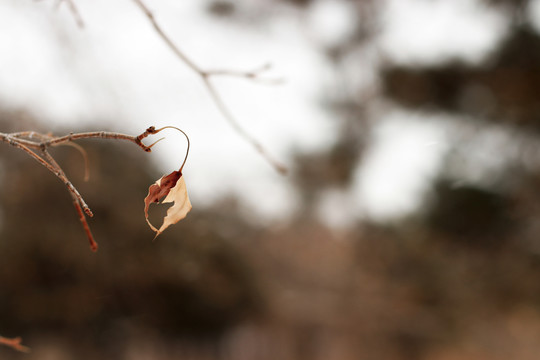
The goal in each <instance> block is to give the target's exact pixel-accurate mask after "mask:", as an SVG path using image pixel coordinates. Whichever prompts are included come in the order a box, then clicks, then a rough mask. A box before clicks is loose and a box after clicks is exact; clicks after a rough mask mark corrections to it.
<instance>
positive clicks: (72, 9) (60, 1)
mask: <svg viewBox="0 0 540 360" xmlns="http://www.w3.org/2000/svg"><path fill="white" fill-rule="evenodd" d="M63 3H65V4H66V5H67V7H68V8H69V11H70V12H71V14H72V15H73V18H74V19H75V22H76V23H77V26H78V27H80V28H81V29H83V28H84V21H83V19H82V16H81V13H80V12H79V10H78V9H77V6H76V5H75V2H74V1H73V0H58V2H57V3H56V8H59V7H60V5H62V4H63Z"/></svg>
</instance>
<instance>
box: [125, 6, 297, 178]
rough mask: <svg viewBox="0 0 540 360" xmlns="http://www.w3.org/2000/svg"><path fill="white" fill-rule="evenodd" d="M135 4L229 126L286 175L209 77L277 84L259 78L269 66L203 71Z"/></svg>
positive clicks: (283, 169)
mask: <svg viewBox="0 0 540 360" xmlns="http://www.w3.org/2000/svg"><path fill="white" fill-rule="evenodd" d="M133 1H134V2H135V4H136V5H137V6H138V7H139V8H140V9H141V11H142V12H143V13H144V14H145V16H146V17H147V18H148V20H149V21H150V23H151V24H152V26H153V27H154V29H155V30H156V32H157V34H158V35H159V37H161V39H162V40H163V41H164V42H165V44H167V46H168V47H169V48H170V49H171V50H172V51H173V53H174V54H175V55H176V56H177V57H178V58H179V59H180V60H181V61H182V62H184V64H186V65H187V66H188V67H189V68H190V69H191V70H193V71H194V72H195V73H196V74H197V75H199V77H200V78H201V80H202V81H203V83H204V86H205V87H206V89H207V90H208V92H209V93H210V96H211V98H212V100H213V101H214V103H215V104H216V107H217V108H218V110H219V111H220V112H221V114H222V115H223V117H225V119H226V120H227V121H228V122H229V124H230V125H231V126H232V127H233V128H234V129H235V130H236V131H237V132H238V134H239V135H240V136H241V137H243V138H244V139H245V140H247V141H248V142H249V143H250V144H251V145H252V146H253V147H254V148H255V150H257V151H258V152H259V153H260V154H261V155H262V156H263V157H264V158H265V159H266V160H267V161H268V162H269V163H270V164H271V165H272V166H273V167H274V169H276V170H277V171H278V172H280V173H281V174H286V173H287V168H286V167H285V166H284V165H283V164H281V163H280V162H278V161H277V160H276V159H274V158H273V157H272V156H271V155H270V153H269V152H268V151H267V150H266V148H265V147H264V146H263V145H262V144H261V143H260V142H259V141H257V140H256V139H255V138H254V137H253V136H252V135H250V134H249V133H248V132H247V131H246V130H245V129H244V128H243V127H242V126H241V125H240V124H239V123H238V121H237V120H236V118H235V117H234V116H233V115H232V114H231V112H230V111H229V109H228V108H227V106H226V105H225V103H224V102H223V100H222V99H221V96H220V95H219V94H218V92H217V90H216V89H215V87H214V86H213V84H212V82H211V81H210V80H211V77H213V76H234V77H239V78H246V79H250V80H254V81H259V82H266V83H272V82H273V83H278V82H280V81H281V80H279V79H277V80H276V79H274V80H272V79H266V80H265V79H263V78H261V77H260V75H261V73H263V72H265V71H267V70H268V69H269V68H270V66H269V65H265V66H263V67H261V68H259V69H256V70H254V71H247V72H241V71H229V70H208V71H206V70H203V69H202V68H201V67H199V66H198V65H197V64H196V63H195V62H194V61H193V60H192V59H191V58H189V57H188V56H187V55H186V54H185V53H184V52H183V51H182V50H180V48H179V47H178V46H177V45H176V44H175V43H174V41H172V39H171V38H170V37H169V36H168V35H167V34H166V33H165V32H164V31H163V29H162V28H161V26H160V25H159V23H158V22H157V21H156V19H155V17H154V14H153V13H152V12H151V11H150V9H149V8H148V7H147V6H146V5H145V4H144V2H143V1H142V0H133Z"/></svg>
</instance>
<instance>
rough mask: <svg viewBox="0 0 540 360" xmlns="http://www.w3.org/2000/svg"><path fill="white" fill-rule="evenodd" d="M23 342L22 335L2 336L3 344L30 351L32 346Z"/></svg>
mask: <svg viewBox="0 0 540 360" xmlns="http://www.w3.org/2000/svg"><path fill="white" fill-rule="evenodd" d="M21 343H22V339H21V338H20V337H16V338H6V337H3V336H0V344H1V345H5V346H9V347H10V348H12V349H15V350H17V351H20V352H24V353H29V352H30V348H29V347H26V346H24V345H22V344H21Z"/></svg>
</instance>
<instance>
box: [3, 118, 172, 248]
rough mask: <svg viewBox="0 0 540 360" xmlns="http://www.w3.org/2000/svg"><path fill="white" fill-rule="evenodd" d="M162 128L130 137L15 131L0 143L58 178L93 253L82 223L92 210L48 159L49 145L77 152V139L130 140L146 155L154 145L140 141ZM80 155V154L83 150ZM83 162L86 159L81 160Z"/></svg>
mask: <svg viewBox="0 0 540 360" xmlns="http://www.w3.org/2000/svg"><path fill="white" fill-rule="evenodd" d="M161 130H163V129H157V130H156V128H155V127H153V126H152V127H149V128H148V129H146V130H145V131H144V132H143V133H142V134H140V135H138V136H132V135H125V134H121V133H116V132H107V131H97V132H82V133H70V134H68V135H64V136H59V137H55V136H52V135H48V134H40V133H37V132H33V131H25V132H17V133H0V141H2V142H5V143H7V144H8V145H11V146H13V147H15V148H17V149H20V150H22V151H24V152H25V153H27V154H28V155H29V156H31V157H32V158H33V159H34V160H36V161H37V162H38V163H40V164H41V165H43V166H44V167H45V168H47V170H49V171H50V172H52V173H53V174H54V175H56V177H58V178H59V179H60V180H61V181H62V182H63V183H64V185H66V187H67V189H68V191H69V194H70V195H71V198H72V199H73V205H74V206H75V209H76V211H77V214H78V216H79V221H80V222H81V224H82V226H83V228H84V231H85V233H86V237H87V238H88V241H89V243H90V248H91V249H92V251H97V249H98V244H97V242H96V241H95V240H94V237H93V236H92V232H91V231H90V226H89V225H88V222H87V221H86V217H87V216H88V217H92V216H94V214H93V213H92V210H90V208H89V207H88V205H87V204H86V202H85V201H84V199H83V197H82V196H81V194H80V193H79V191H78V190H77V188H76V187H75V186H74V185H73V184H72V183H71V181H70V180H69V179H68V177H67V175H66V174H65V172H64V170H63V169H62V167H61V166H60V165H59V164H58V162H56V160H55V159H54V158H53V157H52V155H51V154H50V153H49V150H48V149H49V148H50V147H52V146H59V145H70V144H71V145H74V146H75V147H76V148H78V149H79V150H82V148H81V147H80V146H79V145H78V144H75V143H74V142H73V141H76V140H80V139H90V138H99V139H108V140H126V141H130V142H132V143H134V144H136V145H137V146H139V147H140V148H141V149H143V150H144V151H146V152H150V151H151V150H152V146H154V144H155V143H153V144H151V145H145V144H144V143H143V142H142V140H143V139H145V138H146V137H148V136H149V135H153V134H157V133H158V132H160V131H161ZM82 151H83V154H84V155H85V153H84V150H82ZM85 162H86V157H85Z"/></svg>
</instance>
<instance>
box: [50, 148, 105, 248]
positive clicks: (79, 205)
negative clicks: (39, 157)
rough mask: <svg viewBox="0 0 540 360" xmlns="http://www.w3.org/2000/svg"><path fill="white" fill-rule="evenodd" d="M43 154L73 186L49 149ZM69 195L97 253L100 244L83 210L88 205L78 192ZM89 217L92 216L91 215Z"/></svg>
mask: <svg viewBox="0 0 540 360" xmlns="http://www.w3.org/2000/svg"><path fill="white" fill-rule="evenodd" d="M42 153H43V157H44V158H45V159H47V161H48V162H49V163H50V164H51V166H53V167H54V168H55V169H56V170H57V171H58V173H59V174H60V175H61V176H62V177H63V178H64V179H65V181H67V182H69V183H70V184H71V182H70V181H69V180H68V178H67V176H66V174H65V173H64V170H62V168H61V167H60V165H59V164H58V163H57V162H56V160H54V158H53V157H52V156H51V154H50V153H49V152H48V151H47V149H45V148H44V149H43V150H42ZM72 186H73V185H72ZM69 194H70V195H71V198H72V199H73V206H75V210H76V211H77V214H78V215H79V221H80V222H81V224H82V226H83V229H84V231H85V233H86V237H87V238H88V242H89V243H90V249H91V250H92V251H93V252H96V251H97V249H98V244H97V242H96V240H95V239H94V236H93V235H92V232H91V231H90V226H89V225H88V222H87V221H86V216H85V213H84V212H83V210H82V209H83V208H84V207H85V206H86V204H85V203H84V200H83V199H82V197H81V196H80V195H78V192H77V194H75V193H73V192H72V191H70V192H69ZM86 207H88V206H86ZM86 214H87V215H88V213H86ZM89 216H91V215H89Z"/></svg>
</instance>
